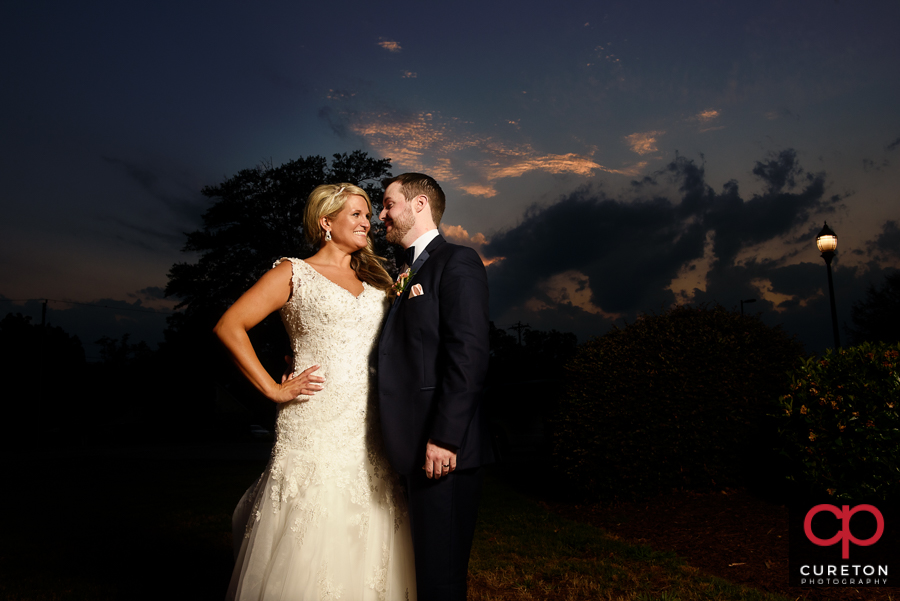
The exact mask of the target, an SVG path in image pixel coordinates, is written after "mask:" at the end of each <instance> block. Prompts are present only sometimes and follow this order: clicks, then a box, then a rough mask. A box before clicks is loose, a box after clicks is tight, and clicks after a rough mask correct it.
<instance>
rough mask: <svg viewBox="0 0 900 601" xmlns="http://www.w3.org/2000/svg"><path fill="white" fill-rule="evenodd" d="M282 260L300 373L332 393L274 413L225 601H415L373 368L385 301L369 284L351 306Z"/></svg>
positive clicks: (238, 531)
mask: <svg viewBox="0 0 900 601" xmlns="http://www.w3.org/2000/svg"><path fill="white" fill-rule="evenodd" d="M284 260H289V261H290V262H291V264H292V268H293V277H292V283H291V290H292V291H291V297H290V299H289V300H288V302H287V303H286V304H285V305H284V307H282V308H281V318H282V321H283V322H284V325H285V328H286V329H287V332H288V335H289V336H290V339H291V346H292V348H293V352H294V365H293V369H294V373H295V374H299V373H300V372H302V371H303V370H305V369H306V368H308V367H310V366H312V365H315V364H318V365H320V368H319V370H318V371H317V372H316V373H318V374H320V375H323V376H325V385H324V389H323V390H322V391H321V392H318V393H317V394H315V395H313V396H312V397H311V398H310V399H309V400H308V401H305V402H301V401H292V402H289V403H284V404H282V405H280V406H279V408H278V409H279V412H278V419H277V422H276V439H275V445H274V447H273V449H272V457H271V459H270V460H269V464H268V466H267V468H266V471H265V472H264V473H263V474H262V476H260V478H259V480H258V481H257V482H256V484H254V485H253V486H251V487H250V489H248V490H247V492H246V493H244V496H243V498H242V499H241V501H240V503H239V504H238V506H237V509H235V513H234V532H235V550H236V565H235V569H234V574H233V575H232V578H231V584H230V585H229V588H228V595H227V599H229V600H230V599H239V600H241V601H248V600H250V599H252V600H253V601H257V600H260V601H261V600H266V601H274V600H283V601H288V600H290V601H308V600H309V601H312V600H317V601H325V600H329V601H331V600H336V599H345V600H347V601H361V600H372V601H375V600H378V601H394V600H401V601H406V600H407V599H409V600H415V599H416V581H415V565H414V561H413V549H412V538H411V536H410V530H409V520H408V519H407V514H406V499H405V497H404V495H403V491H402V489H401V488H400V485H399V480H398V478H397V476H396V475H395V474H394V472H393V471H392V470H391V467H390V466H389V465H388V462H387V459H386V458H385V456H384V452H383V450H382V442H381V430H380V422H379V417H378V407H377V397H376V392H375V387H374V381H373V369H372V368H371V365H372V364H374V357H373V356H372V355H373V353H374V352H375V345H376V343H377V340H378V332H379V328H380V326H381V323H382V321H383V318H384V314H385V311H386V310H387V308H388V300H387V297H386V295H385V293H384V291H381V290H378V289H376V288H372V287H370V286H369V285H368V284H364V285H363V286H364V288H363V292H362V293H361V294H360V295H359V296H358V297H356V296H354V295H353V294H351V293H350V292H349V291H347V290H345V289H344V288H342V287H340V286H338V285H337V284H335V283H334V282H332V281H330V280H328V279H327V278H326V277H324V276H323V275H321V274H320V273H318V272H317V271H316V270H315V269H313V268H312V267H310V266H309V265H307V264H306V263H305V262H303V261H301V260H299V259H282V260H281V261H284ZM281 261H278V262H276V263H275V265H278V264H279V263H281ZM238 546H239V548H238Z"/></svg>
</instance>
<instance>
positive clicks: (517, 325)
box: [506, 321, 531, 346]
mask: <svg viewBox="0 0 900 601" xmlns="http://www.w3.org/2000/svg"><path fill="white" fill-rule="evenodd" d="M525 328H529V329H530V328H531V326H530V325H528V324H527V323H522V322H521V321H517V322H516V323H514V324H513V325H511V326H509V327H508V328H506V329H507V330H516V331H517V332H518V333H519V346H522V330H524V329H525Z"/></svg>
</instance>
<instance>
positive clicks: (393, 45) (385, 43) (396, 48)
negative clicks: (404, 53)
mask: <svg viewBox="0 0 900 601" xmlns="http://www.w3.org/2000/svg"><path fill="white" fill-rule="evenodd" d="M378 40H379V42H378V45H379V46H381V47H382V48H384V49H385V50H387V51H388V52H400V51H401V50H402V48H401V47H400V44H398V43H397V42H395V41H394V40H388V39H386V38H378Z"/></svg>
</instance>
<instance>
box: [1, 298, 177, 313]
mask: <svg viewBox="0 0 900 601" xmlns="http://www.w3.org/2000/svg"><path fill="white" fill-rule="evenodd" d="M32 301H33V302H36V303H43V302H45V301H47V302H54V303H63V304H67V305H82V306H85V307H95V308H97V309H109V310H111V311H133V312H135V313H153V314H156V315H172V314H173V313H176V311H166V310H155V309H136V308H133V307H113V306H110V305H98V304H96V303H82V302H79V301H69V300H59V299H56V298H25V299H13V298H0V302H7V303H29V302H32ZM123 302H125V301H123Z"/></svg>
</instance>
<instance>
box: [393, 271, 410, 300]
mask: <svg viewBox="0 0 900 601" xmlns="http://www.w3.org/2000/svg"><path fill="white" fill-rule="evenodd" d="M414 275H416V272H415V271H410V270H409V268H408V267H407V268H406V271H404V272H403V273H401V274H400V275H398V276H397V281H396V282H394V285H393V286H391V290H392V291H393V292H394V296H396V297H398V298H399V296H400V295H401V294H403V292H404V291H406V287H407V286H409V281H410V280H411V279H412V277H413V276H414Z"/></svg>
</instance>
